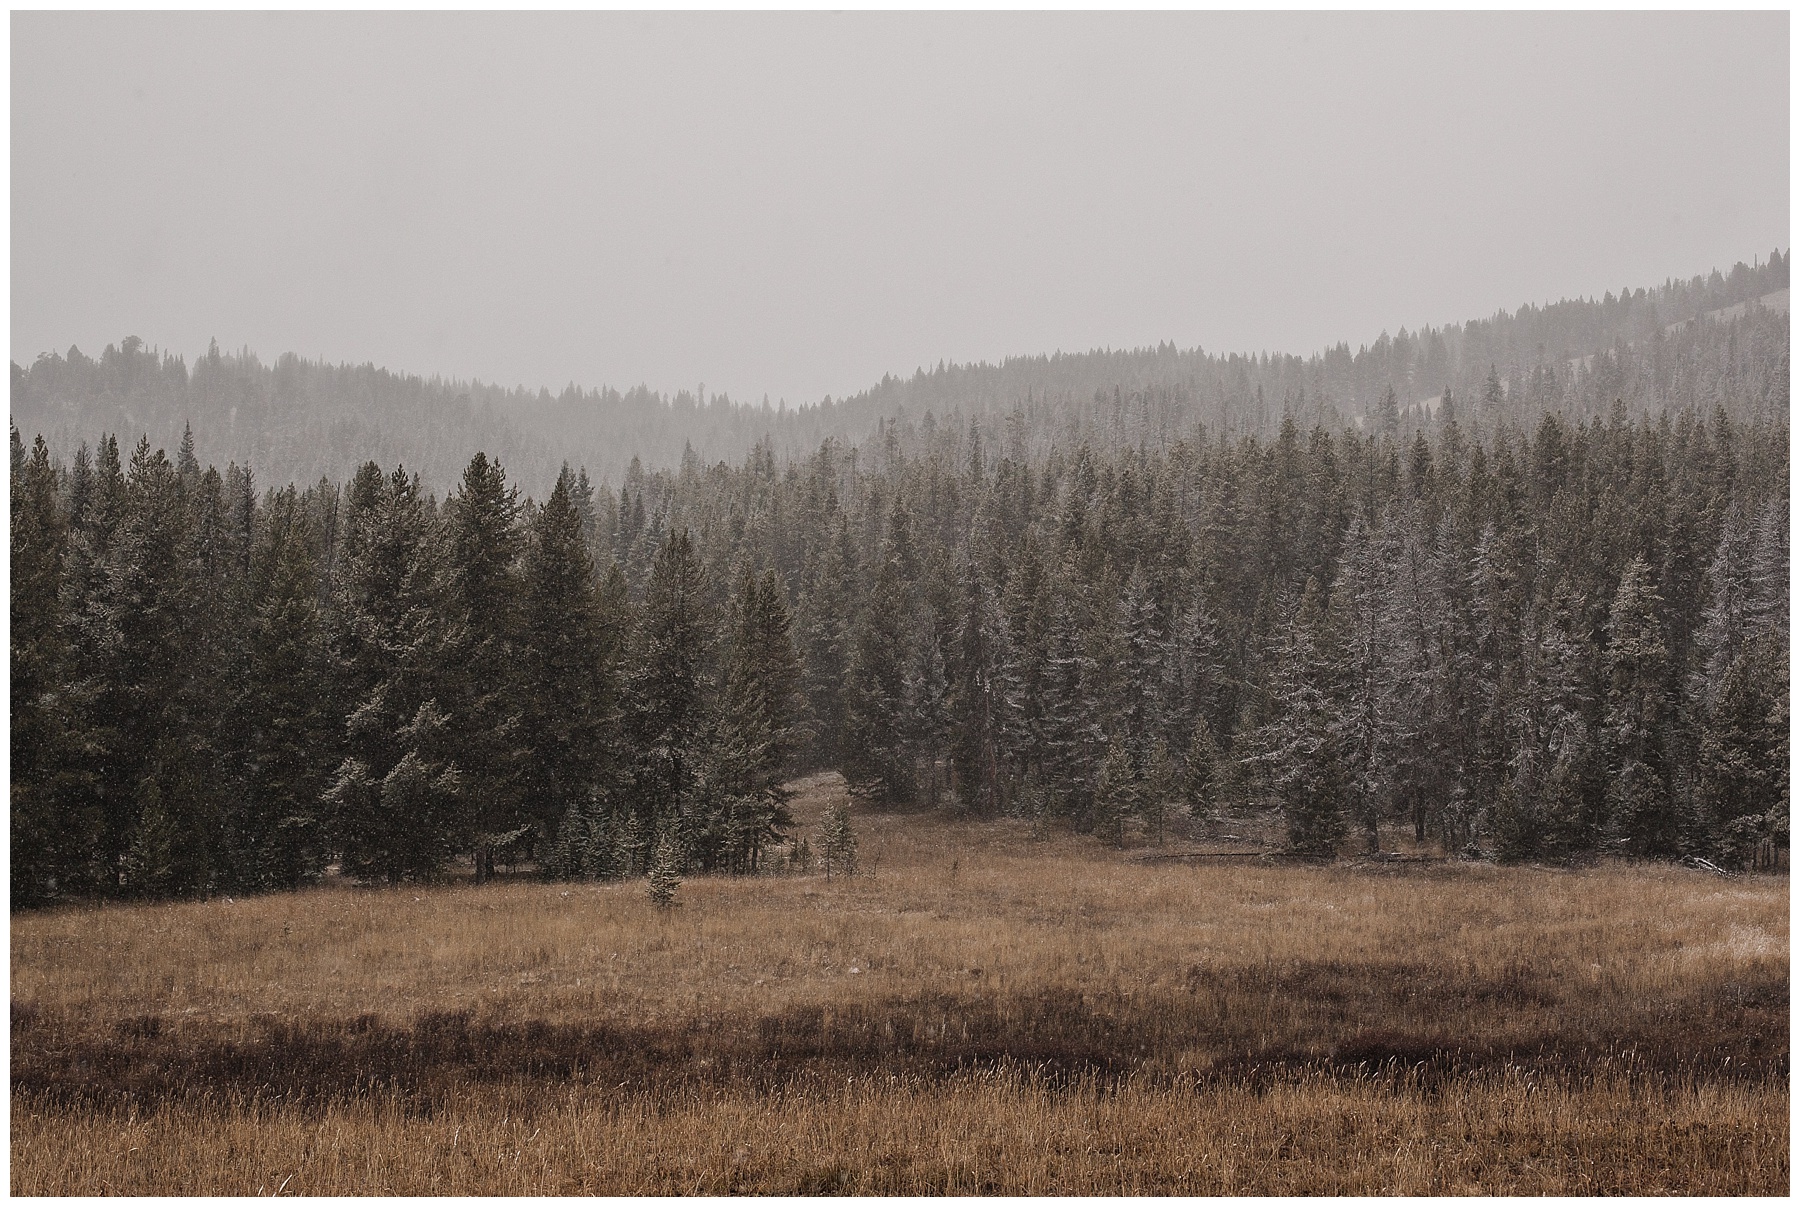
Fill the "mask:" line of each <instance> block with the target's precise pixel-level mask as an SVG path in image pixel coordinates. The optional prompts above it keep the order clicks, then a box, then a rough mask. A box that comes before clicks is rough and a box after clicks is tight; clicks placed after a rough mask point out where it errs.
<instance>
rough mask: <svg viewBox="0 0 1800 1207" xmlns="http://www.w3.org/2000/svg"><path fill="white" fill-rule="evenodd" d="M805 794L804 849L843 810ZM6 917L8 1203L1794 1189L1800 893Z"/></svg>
mask: <svg viewBox="0 0 1800 1207" xmlns="http://www.w3.org/2000/svg"><path fill="white" fill-rule="evenodd" d="M796 787H798V788H799V790H800V795H799V797H798V798H797V800H796V802H795V813H796V817H797V820H798V823H799V824H800V826H801V827H802V829H803V830H804V829H806V828H807V827H812V826H815V825H816V824H817V822H818V819H819V817H820V815H821V814H822V812H823V810H824V808H825V806H826V804H828V803H829V801H830V800H831V799H833V798H834V797H835V796H836V795H837V794H839V793H841V791H842V782H841V780H839V779H837V778H836V777H835V776H815V777H811V778H809V779H808V780H805V781H801V782H800V783H799V784H798V785H796ZM855 826H856V830H857V838H858V847H859V872H858V874H857V875H855V876H853V877H850V878H845V877H841V876H838V877H833V878H831V879H829V880H828V879H826V878H825V877H824V876H823V875H819V874H807V875H780V876H763V877H754V878H725V877H719V878H705V877H696V878H690V879H688V880H687V881H686V882H685V883H683V884H682V885H681V886H680V889H679V891H678V893H677V896H676V900H677V901H678V903H679V904H678V905H677V906H676V907H675V908H671V909H666V910H659V909H657V908H655V907H654V906H652V905H651V904H650V902H649V901H648V900H647V899H646V894H645V891H644V884H643V882H642V880H641V879H640V880H633V881H625V882H617V883H580V884H551V883H544V882H540V881H526V880H514V881H504V882H500V883H495V884H490V885H486V886H483V887H480V888H477V887H474V886H472V885H451V886H441V887H430V888H422V887H401V888H397V889H352V888H346V887H325V888H319V889H315V890H311V891H305V892H300V893H295V894H281V895H272V896H267V897H258V898H253V899H238V900H227V899H223V898H219V899H214V900H210V901H203V902H187V903H171V904H158V905H145V906H107V907H104V908H97V909H80V908H68V909H60V910H54V911H47V912H42V913H31V914H21V915H16V916H15V917H14V918H13V921H12V992H13V1013H12V1069H13V1083H12V1110H13V1115H12V1123H13V1130H12V1190H13V1192H14V1193H56V1194H78V1193H100V1192H118V1193H135V1194H159V1193H179V1192H200V1193H208V1192H222V1193H241V1194H251V1193H257V1192H259V1191H260V1192H268V1191H277V1190H279V1191H285V1192H287V1193H308V1194H335V1193H364V1192H384V1193H394V1194H409V1193H463V1194H479V1193H508V1194H530V1193H559V1192H571V1193H612V1194H623V1193H664V1192H678V1191H680V1192H703V1193H704V1192H712V1193H723V1192H734V1191H743V1192H747V1191H759V1192H774V1193H797V1192H807V1191H828V1192H845V1193H855V1192H886V1193H913V1192H932V1191H950V1192H965V1193H972V1192H1000V1193H1058V1192H1072V1193H1075V1192H1078V1193H1201V1194H1206V1193H1232V1192H1239V1193H1297V1192H1325V1193H1370V1192H1400V1193H1413V1194H1422V1193H1434V1192H1480V1193H1494V1194H1502V1193H1571V1194H1584V1193H1598V1192H1626V1193H1662V1192H1680V1193H1758V1194H1781V1193H1785V1192H1786V1190H1787V1184H1788V1172H1787V1171H1788V1138H1787V1121H1788V1091H1787V1062H1788V1022H1787V1019H1788V962H1787V953H1788V921H1787V920H1788V906H1787V881H1786V878H1785V877H1774V876H1749V877H1738V878H1734V879H1729V880H1727V879H1723V878H1719V877H1714V876H1709V875H1706V874H1704V873H1702V872H1696V871H1690V870H1687V869H1682V868H1675V867H1668V866H1650V865H1643V866H1629V865H1622V864H1621V865H1611V866H1601V867H1596V868H1590V869H1586V870H1580V871H1566V870H1553V869H1544V868H1503V867H1494V866H1488V865H1479V864H1462V863H1440V864H1390V865H1377V864H1368V863H1362V862H1341V863H1339V864H1336V865H1333V866H1309V865H1292V866H1289V865H1260V864H1254V863H1239V862H1231V861H1218V862H1211V863H1209V862H1206V861H1194V862H1185V861H1180V860H1143V859H1138V858H1134V857H1133V855H1132V853H1130V852H1119V851H1113V850H1109V849H1106V848H1103V847H1101V846H1099V845H1097V844H1095V843H1094V842H1093V841H1092V840H1091V839H1087V838H1082V837H1078V836H1075V835H1070V834H1067V833H1062V832H1057V831H1054V830H1052V831H1050V832H1049V833H1047V834H1038V835H1035V836H1034V834H1033V833H1032V831H1031V829H1030V827H1029V826H1028V825H1026V824H1025V823H1019V822H1011V821H1001V822H993V823H969V822H962V821H957V820H952V819H947V818H943V817H940V816H936V815H930V814H917V813H914V814H906V813H873V812H869V811H865V810H861V809H859V810H857V811H856V813H855Z"/></svg>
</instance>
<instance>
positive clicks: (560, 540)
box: [12, 391, 1788, 907]
mask: <svg viewBox="0 0 1800 1207" xmlns="http://www.w3.org/2000/svg"><path fill="white" fill-rule="evenodd" d="M1462 409H1463V404H1462V403H1461V401H1460V400H1459V399H1457V398H1456V397H1455V395H1454V393H1453V392H1449V391H1447V392H1446V393H1445V395H1444V398H1443V401H1442V403H1441V404H1440V405H1439V406H1438V407H1437V408H1435V410H1434V412H1433V413H1432V414H1431V415H1430V416H1428V417H1423V416H1422V417H1419V419H1418V420H1416V421H1415V423H1414V424H1413V426H1412V427H1411V428H1410V430H1406V431H1402V430H1398V428H1397V426H1396V427H1389V428H1386V429H1385V430H1384V429H1375V430H1366V429H1357V428H1349V429H1344V430H1339V431H1335V432H1333V431H1330V430H1328V429H1327V428H1326V427H1324V426H1323V425H1317V426H1314V427H1313V428H1312V429H1311V430H1310V431H1304V432H1303V431H1302V429H1301V427H1300V425H1299V424H1298V423H1297V422H1296V421H1295V418H1294V416H1293V414H1292V413H1291V412H1290V413H1289V414H1288V415H1287V416H1285V417H1284V419H1283V422H1282V423H1281V425H1280V427H1279V429H1278V430H1277V432H1276V433H1275V435H1274V436H1273V437H1272V438H1270V439H1268V440H1262V439H1259V438H1258V437H1256V436H1254V435H1251V436H1239V437H1232V436H1228V435H1226V434H1224V433H1220V432H1216V431H1209V430H1208V429H1207V428H1205V427H1203V426H1197V427H1195V428H1193V429H1191V430H1189V431H1188V432H1187V433H1186V435H1185V436H1184V437H1182V438H1180V439H1177V440H1175V441H1173V442H1172V443H1170V444H1168V445H1166V446H1152V445H1150V444H1148V443H1145V444H1140V445H1138V446H1137V447H1114V448H1110V449H1106V448H1094V447H1090V446H1087V445H1085V444H1073V445H1053V446H1052V447H1050V448H1049V449H1048V451H1047V452H1046V453H1045V454H1044V455H1043V456H1041V457H1028V458H1020V457H1015V456H1013V455H1010V453H1009V452H1008V451H1007V450H1006V448H1005V441H1004V440H1003V439H996V437H995V434H993V433H990V432H989V431H988V430H987V429H984V428H983V427H982V426H981V425H980V424H979V423H978V422H971V423H968V424H951V423H945V424H941V425H933V424H927V425H925V427H924V428H922V429H921V430H919V431H918V432H916V433H915V435H914V438H913V439H912V440H911V441H909V443H908V444H907V445H906V446H904V447H903V446H902V444H901V442H900V440H899V439H898V438H897V437H896V435H895V434H894V432H893V430H892V429H891V428H885V429H884V432H883V436H882V437H881V438H878V439H877V440H874V441H871V442H869V443H868V444H867V445H865V446H862V447H853V446H851V447H847V446H844V445H841V444H839V443H837V442H836V441H826V442H825V443H824V444H823V445H821V446H820V447H819V449H818V450H817V451H816V452H815V453H814V454H812V455H810V456H809V457H806V458H804V459H788V460H785V461H782V460H778V458H777V457H776V455H775V452H774V450H773V448H772V446H771V445H770V444H768V443H767V442H765V443H763V444H761V445H759V446H758V447H757V448H755V449H753V450H752V452H751V454H750V455H749V456H748V457H747V458H745V459H744V460H743V461H742V462H741V463H739V464H736V465H731V464H727V463H725V462H717V463H714V464H712V465H710V466H705V465H701V464H699V463H698V461H697V459H694V458H689V459H688V460H687V462H686V463H685V464H684V466H683V467H682V468H681V469H680V470H663V471H657V472H655V473H650V472H646V471H644V470H643V469H642V468H641V467H640V466H637V465H635V464H634V465H633V466H632V468H631V470H630V471H629V472H628V473H627V474H626V476H625V480H624V482H623V483H622V484H621V486H620V488H619V489H618V490H617V491H614V490H613V489H611V487H610V486H607V485H598V486H596V485H595V484H594V483H592V482H590V481H589V480H588V478H587V476H586V474H585V473H571V472H570V471H569V470H568V469H567V468H566V467H565V469H564V470H563V472H562V473H561V475H560V476H559V477H558V479H557V481H556V484H555V486H554V488H553V489H552V490H551V491H550V492H549V493H548V496H547V497H546V498H545V500H544V501H543V502H542V503H537V502H535V501H533V500H531V499H528V498H522V497H521V495H520V493H519V491H518V490H517V488H516V487H515V486H513V485H512V484H510V483H509V482H508V480H507V477H506V474H505V473H504V472H503V470H502V468H501V466H500V465H499V464H497V463H496V462H494V461H492V460H490V459H489V458H488V457H487V456H485V455H483V454H477V455H476V456H475V457H474V458H473V459H472V460H471V461H470V462H469V464H468V466H467V468H466V470H465V472H464V474H463V476H462V479H461V482H460V484H459V485H458V486H457V488H456V489H455V490H454V491H453V492H451V493H450V494H449V495H448V496H447V497H445V498H444V499H442V500H441V501H440V500H439V499H437V498H436V497H435V496H434V495H433V494H432V493H431V492H430V491H428V490H426V489H424V488H423V487H422V485H421V483H420V481H419V479H418V478H417V477H415V476H413V475H411V474H409V473H408V472H406V471H405V470H404V469H401V468H398V467H396V468H394V469H392V470H384V469H383V468H381V467H380V466H378V465H376V464H374V463H372V462H371V463H369V464H366V465H364V466H363V467H362V468H361V469H360V470H358V471H357V472H356V474H355V475H354V476H352V477H351V478H350V479H349V480H348V481H347V482H344V483H341V484H340V483H334V482H332V481H330V480H328V479H327V480H321V481H319V482H317V483H315V484H313V485H312V486H310V487H307V488H305V489H299V488H296V487H294V486H284V487H281V488H280V489H275V490H265V491H259V490H258V489H257V488H256V486H255V483H254V480H253V477H252V475H251V473H250V471H248V470H246V469H243V468H241V467H238V466H235V465H229V466H227V468H226V469H225V471H224V472H223V473H220V472H219V471H217V470H216V469H213V468H205V469H203V468H202V467H201V466H200V464H199V462H198V459H197V458H196V457H195V456H194V454H193V451H192V441H191V438H189V439H184V441H183V444H182V447H181V448H180V449H179V450H178V452H177V454H176V456H175V457H174V458H173V459H170V458H169V457H167V456H166V455H165V454H164V453H163V452H161V451H153V450H152V448H151V446H150V444H149V442H148V441H147V440H140V441H139V442H138V444H137V445H136V447H135V449H134V450H133V451H132V452H131V454H130V456H129V457H123V456H122V455H121V452H120V449H119V446H118V444H117V442H116V441H115V440H114V439H113V438H111V437H107V438H103V439H101V440H100V441H99V442H98V443H97V445H96V446H95V448H94V450H93V451H92V452H90V451H89V450H88V449H87V448H86V447H85V446H84V447H82V448H80V449H79V450H78V451H77V452H76V454H75V455H74V457H73V458H72V459H71V460H70V461H69V462H68V463H67V464H64V463H62V462H60V461H59V460H58V459H56V458H54V457H53V456H52V455H51V453H50V451H49V449H48V447H47V445H46V444H45V442H44V441H43V440H42V439H41V438H39V439H37V440H35V441H34V442H33V444H32V445H31V446H30V447H29V448H28V447H26V445H25V444H24V442H23V441H22V439H21V437H20V435H19V433H18V431H17V429H16V428H15V430H14V432H13V441H12V450H13V476H12V482H13V486H12V490H13V495H12V509H13V510H12V515H13V528H12V541H13V554H12V557H13V596H12V709H13V738H12V741H13V747H12V752H13V763H12V767H13V778H12V786H13V787H12V791H13V800H12V818H13V822H12V825H13V830H12V842H13V845H12V869H13V902H14V905H15V907H18V906H25V905H35V904H41V903H44V902H49V901H54V900H57V899H64V898H71V897H92V896H102V897H104V896H164V895H180V894H195V893H206V892H218V891H227V890H231V891H252V890H256V889H267V888H280V887H290V886H295V885H299V884H303V883H306V882H307V881H309V880H312V879H315V878H317V877H318V876H320V875H321V874H322V873H323V872H324V871H325V870H326V868H327V867H329V866H332V865H336V866H337V867H339V868H340V869H341V870H342V871H343V872H344V873H345V874H347V875H351V876H354V877H357V878H361V879H365V880H373V881H390V882H392V881H399V880H403V879H425V878H430V877H433V876H437V875H439V874H441V873H442V872H443V870H444V869H445V868H446V867H447V866H448V865H449V864H450V863H451V861H452V860H455V859H458V858H467V859H470V860H472V861H473V863H474V866H475V869H476V874H477V876H478V878H479V877H485V876H487V875H489V874H491V873H492V871H493V869H494V868H495V867H496V866H497V865H500V864H507V863H532V864H535V865H536V866H537V867H539V868H540V869H541V870H542V871H543V872H544V874H546V875H552V876H568V877H574V876H601V877H606V876H619V875H627V874H635V873H641V872H644V871H646V870H647V869H648V868H649V867H650V864H651V861H652V859H653V856H655V854H656V852H658V851H662V852H663V853H664V854H663V856H662V858H663V860H664V862H665V863H667V862H668V861H669V860H671V859H672V860H673V861H674V862H675V863H676V864H677V865H678V868H677V870H679V871H693V870H699V871H720V872H735V873H752V872H756V871H759V870H768V869H769V868H770V867H772V866H777V865H778V864H784V863H785V861H786V859H787V858H788V857H789V855H790V854H791V852H792V850H793V848H792V847H791V846H785V845H784V840H785V839H786V838H788V837H789V835H788V833H787V831H788V830H789V829H790V821H789V818H788V815H787V810H786V799H785V797H784V794H783V791H782V789H781V784H782V783H783V782H785V781H786V780H787V779H788V778H789V777H790V776H791V775H792V774H793V773H794V772H796V771H798V770H801V769H804V768H808V767H839V768H842V769H843V771H844V772H845V774H846V776H847V777H848V778H849V780H850V782H851V784H852V787H853V789H854V791H856V792H857V793H858V794H859V795H860V796H861V797H863V798H864V799H865V800H867V801H869V802H871V803H874V804H877V805H911V804H925V805H934V806H938V807H943V808H952V809H957V810H962V811H965V812H967V813H969V814H972V815H975V816H979V817H993V816H1001V815H1006V816H1027V817H1032V818H1034V819H1038V820H1040V821H1043V822H1046V823H1050V822H1055V823H1059V824H1067V825H1070V826H1072V827H1074V828H1075V829H1077V830H1079V831H1082V832H1085V833H1092V834H1094V835H1095V836H1096V837H1097V838H1098V839H1099V840H1100V841H1105V842H1110V843H1122V842H1127V841H1140V840H1142V841H1157V840H1158V839H1160V837H1161V835H1162V832H1163V830H1164V828H1165V826H1166V825H1167V824H1168V823H1169V822H1170V821H1171V820H1172V819H1173V818H1176V817H1194V818H1200V819H1206V818H1212V817H1219V816H1230V815H1233V814H1237V813H1240V812H1244V811H1251V810H1263V809H1276V810H1279V813H1280V816H1281V817H1282V818H1283V819H1284V821H1285V826H1286V832H1287V835H1288V841H1289V844H1290V846H1291V847H1292V848H1293V849H1295V850H1297V851H1302V852H1306V853H1311V854H1319V855H1329V854H1332V853H1336V852H1339V851H1349V850H1353V849H1357V848H1367V847H1372V846H1374V845H1375V844H1376V843H1378V842H1379V841H1380V836H1381V827H1382V826H1383V825H1386V826H1389V827H1392V826H1394V825H1403V826H1405V827H1408V828H1409V829H1410V830H1411V831H1412V832H1413V834H1414V835H1415V836H1416V837H1417V838H1419V839H1421V840H1426V841H1436V842H1441V843H1442V844H1443V846H1444V847H1445V848H1446V849H1447V850H1450V851H1456V852H1462V851H1469V850H1481V851H1489V852H1492V853H1494V854H1497V855H1499V856H1500V857H1503V858H1515V859H1526V858H1530V859H1579V858H1583V857H1586V856H1589V855H1592V854H1595V853H1604V852H1617V853H1622V854H1630V855H1637V856H1645V857H1670V856H1677V855H1682V854H1690V853H1691V854H1703V855H1706V856H1707V857H1708V858H1712V859H1714V860H1717V861H1722V862H1728V863H1736V864H1742V863H1744V862H1745V861H1747V860H1750V859H1752V858H1754V857H1755V856H1756V854H1757V852H1759V851H1763V852H1766V851H1768V850H1769V849H1771V847H1776V846H1781V847H1784V846H1785V843H1786V834H1787V811H1788V783H1787V706H1788V704H1787V700H1788V694H1787V582H1788V575H1787V503H1786V496H1787V449H1788V434H1787V426H1786V422H1785V418H1783V419H1782V420H1781V421H1780V422H1770V421H1758V422H1751V423H1746V422H1743V421H1741V420H1738V419H1734V418H1733V417H1732V415H1731V414H1730V413H1728V412H1727V411H1726V410H1725V409H1723V408H1719V409H1717V410H1715V411H1714V412H1713V413H1712V414H1710V415H1704V416H1703V415H1702V414H1701V413H1699V412H1697V411H1695V410H1693V409H1691V408H1689V409H1683V410H1680V411H1678V412H1664V413H1663V414H1662V415H1661V416H1658V417H1656V418H1654V419H1652V418H1649V417H1647V416H1641V415H1640V416H1638V417H1636V418H1633V417H1631V416H1630V415H1628V414H1627V412H1626V408H1625V407H1624V406H1623V404H1620V405H1618V406H1616V407H1615V408H1614V409H1613V411H1612V413H1611V414H1609V415H1608V416H1606V417H1605V418H1602V419H1580V420H1578V421H1572V420H1570V419H1567V418H1564V417H1562V416H1560V415H1558V414H1554V413H1551V414H1547V415H1545V416H1544V417H1543V418H1542V419H1541V421H1539V422H1538V423H1536V424H1535V425H1534V426H1531V427H1524V426H1519V425H1513V424H1509V423H1507V422H1504V421H1501V422H1498V423H1494V424H1492V425H1489V426H1487V427H1485V428H1479V427H1478V428H1477V429H1476V431H1475V432H1471V431H1470V430H1468V429H1466V428H1465V427H1464V426H1463V425H1462V424H1461V423H1460V421H1459V418H1458V416H1459V414H1461V413H1462Z"/></svg>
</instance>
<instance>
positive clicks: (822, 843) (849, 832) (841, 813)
mask: <svg viewBox="0 0 1800 1207" xmlns="http://www.w3.org/2000/svg"><path fill="white" fill-rule="evenodd" d="M819 859H820V862H821V863H822V864H823V865H824V867H825V878H826V879H827V880H829V879H830V878H831V877H832V875H833V874H834V873H835V874H836V875H839V876H854V875H855V874H856V831H855V830H854V829H853V828H852V827H851V824H850V802H849V801H846V800H843V799H838V800H834V801H832V803H831V804H830V805H828V806H826V809H825V816H824V819H823V820H821V821H820V823H819Z"/></svg>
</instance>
